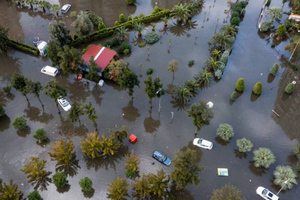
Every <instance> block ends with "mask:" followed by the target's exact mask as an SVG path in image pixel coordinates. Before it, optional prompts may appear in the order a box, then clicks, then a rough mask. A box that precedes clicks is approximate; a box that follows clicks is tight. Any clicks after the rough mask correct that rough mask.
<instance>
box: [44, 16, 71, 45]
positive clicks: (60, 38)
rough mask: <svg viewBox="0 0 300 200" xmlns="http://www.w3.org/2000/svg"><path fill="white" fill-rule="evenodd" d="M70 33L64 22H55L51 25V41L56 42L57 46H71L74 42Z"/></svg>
mask: <svg viewBox="0 0 300 200" xmlns="http://www.w3.org/2000/svg"><path fill="white" fill-rule="evenodd" d="M69 32H70V31H69V30H68V29H67V27H66V24H65V23H64V22H62V21H56V20H54V22H53V23H50V24H49V37H50V40H51V41H54V42H55V44H56V45H57V46H58V47H60V48H62V47H63V46H65V45H67V44H69V43H70V42H71V41H72V38H71V36H70V35H69Z"/></svg>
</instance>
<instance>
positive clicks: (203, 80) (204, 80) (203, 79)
mask: <svg viewBox="0 0 300 200" xmlns="http://www.w3.org/2000/svg"><path fill="white" fill-rule="evenodd" d="M213 77H214V76H213V74H212V73H211V72H209V71H207V69H205V70H204V71H203V72H199V73H198V74H197V75H196V76H195V80H196V81H197V82H198V83H199V84H200V85H204V86H209V83H210V82H211V81H212V78H213Z"/></svg>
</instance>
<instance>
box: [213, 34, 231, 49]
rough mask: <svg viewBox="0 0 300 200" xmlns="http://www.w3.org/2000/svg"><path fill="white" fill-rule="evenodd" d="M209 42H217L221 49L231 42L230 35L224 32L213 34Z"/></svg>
mask: <svg viewBox="0 0 300 200" xmlns="http://www.w3.org/2000/svg"><path fill="white" fill-rule="evenodd" d="M210 42H212V43H214V44H218V45H219V48H220V49H223V48H225V47H227V46H229V45H231V44H232V43H233V41H232V39H231V36H230V35H226V34H225V33H224V32H218V33H216V34H214V35H213V37H212V38H211V40H210Z"/></svg>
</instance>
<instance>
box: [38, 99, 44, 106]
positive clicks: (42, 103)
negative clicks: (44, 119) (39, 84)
mask: <svg viewBox="0 0 300 200" xmlns="http://www.w3.org/2000/svg"><path fill="white" fill-rule="evenodd" d="M37 98H38V100H39V102H40V103H41V105H42V107H43V108H44V104H43V103H42V101H41V99H40V97H37Z"/></svg>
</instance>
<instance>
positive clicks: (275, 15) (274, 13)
mask: <svg viewBox="0 0 300 200" xmlns="http://www.w3.org/2000/svg"><path fill="white" fill-rule="evenodd" d="M268 15H270V17H271V20H272V22H274V20H275V19H282V15H283V11H282V10H281V8H279V7H272V8H270V9H269V10H268Z"/></svg>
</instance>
